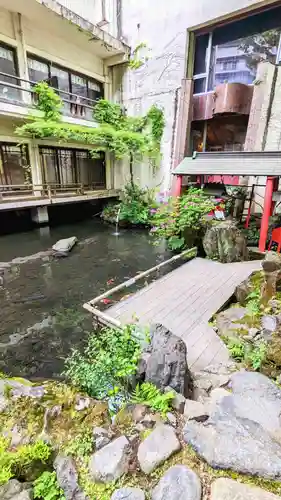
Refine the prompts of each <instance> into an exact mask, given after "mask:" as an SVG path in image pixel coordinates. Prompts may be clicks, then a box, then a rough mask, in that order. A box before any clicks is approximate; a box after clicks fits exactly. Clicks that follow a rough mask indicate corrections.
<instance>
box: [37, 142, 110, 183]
mask: <svg viewBox="0 0 281 500" xmlns="http://www.w3.org/2000/svg"><path fill="white" fill-rule="evenodd" d="M39 151H40V157H41V167H42V175H43V183H44V184H46V185H50V186H53V187H55V186H57V187H59V186H64V187H69V188H71V187H74V185H77V184H79V185H80V184H81V185H82V186H83V187H84V188H85V189H90V190H95V189H105V188H106V171H105V158H104V155H103V154H101V156H100V158H97V159H93V158H91V155H90V153H89V151H87V150H81V149H70V148H69V149H68V148H55V147H40V148H39Z"/></svg>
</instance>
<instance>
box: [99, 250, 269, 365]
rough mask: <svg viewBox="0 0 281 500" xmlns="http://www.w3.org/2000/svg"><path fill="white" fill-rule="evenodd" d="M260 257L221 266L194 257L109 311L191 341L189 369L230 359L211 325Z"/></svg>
mask: <svg viewBox="0 0 281 500" xmlns="http://www.w3.org/2000/svg"><path fill="white" fill-rule="evenodd" d="M257 269H260V261H251V262H241V263H235V264H220V263H219V262H213V261H211V260H207V259H202V258H196V259H193V260H191V261H189V262H187V263H185V264H183V265H182V266H181V267H179V268H177V269H175V270H174V271H172V272H170V273H168V274H167V275H166V276H164V277H163V278H161V279H159V280H157V281H155V282H153V283H152V284H150V285H148V286H147V287H145V288H143V289H142V290H140V291H138V292H137V293H135V294H134V295H132V296H131V297H129V298H128V299H126V300H124V301H121V302H119V303H118V304H116V305H114V306H113V307H110V308H109V309H108V310H107V314H108V315H110V316H113V317H114V318H117V319H119V320H120V321H121V322H122V323H125V322H127V323H132V322H135V321H136V318H137V320H138V321H139V322H140V323H141V324H143V325H149V324H151V323H162V324H163V325H165V326H166V327H167V328H169V330H171V331H172V332H173V333H174V334H175V335H178V336H179V337H181V338H182V339H183V340H184V341H185V343H186V345H187V353H188V354H187V360H188V364H189V367H190V368H191V369H192V370H194V371H198V370H202V369H204V368H206V366H208V365H210V364H213V363H220V362H224V361H227V360H228V351H227V349H226V347H225V345H224V344H223V342H222V341H221V340H220V338H219V337H218V335H217V334H216V333H215V331H214V330H213V328H211V327H210V326H209V325H208V321H209V320H210V319H211V318H212V316H213V315H214V314H215V313H216V312H217V311H218V310H219V309H220V308H221V307H222V306H223V305H224V304H225V303H226V302H227V301H228V300H229V298H230V297H231V296H232V294H233V292H234V290H235V287H236V286H237V285H238V284H239V283H241V281H243V280H244V279H246V278H247V277H248V276H249V275H250V274H251V273H252V272H253V271H254V270H257Z"/></svg>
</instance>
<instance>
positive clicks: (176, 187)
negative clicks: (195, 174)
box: [173, 175, 182, 197]
mask: <svg viewBox="0 0 281 500" xmlns="http://www.w3.org/2000/svg"><path fill="white" fill-rule="evenodd" d="M181 185H182V176H181V175H177V176H176V181H175V183H174V188H173V196H175V197H176V196H180V195H181Z"/></svg>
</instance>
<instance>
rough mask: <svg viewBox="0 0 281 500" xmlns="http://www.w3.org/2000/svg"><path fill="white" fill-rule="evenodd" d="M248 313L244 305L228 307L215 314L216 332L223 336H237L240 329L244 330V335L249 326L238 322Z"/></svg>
mask: <svg viewBox="0 0 281 500" xmlns="http://www.w3.org/2000/svg"><path fill="white" fill-rule="evenodd" d="M247 313H248V311H247V309H246V308H245V307H230V308H229V309H227V310H226V311H223V312H221V313H219V314H218V315H217V318H216V319H217V328H218V334H219V335H220V336H223V337H239V332H241V329H243V331H245V335H247V332H248V331H249V327H247V325H245V324H243V322H241V323H239V321H240V320H242V319H243V318H244V316H245V315H246V314H247Z"/></svg>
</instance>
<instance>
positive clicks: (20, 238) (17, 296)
mask: <svg viewBox="0 0 281 500" xmlns="http://www.w3.org/2000/svg"><path fill="white" fill-rule="evenodd" d="M73 235H76V236H77V237H78V238H79V244H78V245H77V246H76V247H75V249H74V250H73V251H72V253H71V254H70V256H69V257H68V258H65V259H60V260H54V259H53V258H52V257H51V256H50V253H48V252H44V253H42V251H45V250H47V249H49V248H50V247H51V245H52V244H53V243H54V242H55V241H57V240H58V239H59V238H63V237H69V236H73ZM37 252H41V253H39V254H38V255H35V256H34V254H36V253H37ZM24 255H33V256H34V257H33V258H32V257H30V258H29V259H27V261H26V262H24V261H25V260H26V259H25V258H24ZM8 256H9V258H8ZM18 257H20V259H19V258H18ZM167 257H168V254H167V253H166V252H165V249H164V248H163V247H162V248H160V247H155V246H153V245H152V244H151V242H150V241H149V237H148V234H147V233H146V232H141V231H124V230H122V232H121V233H120V235H119V237H118V238H116V237H114V236H113V235H112V228H111V227H107V226H104V225H102V224H101V223H99V222H94V221H91V222H85V223H83V224H81V223H80V224H77V225H73V226H70V225H69V226H61V227H60V228H56V229H54V230H52V229H51V230H50V232H49V234H46V233H44V234H43V235H42V234H41V237H40V233H39V231H38V230H36V231H32V232H29V233H24V234H17V235H9V236H3V237H1V238H0V261H2V262H3V261H8V260H9V261H11V259H14V262H13V263H12V264H11V265H10V267H8V268H7V269H5V270H4V271H3V272H2V282H1V283H0V303H1V312H0V319H1V322H0V369H2V370H4V371H8V372H10V373H12V374H13V375H24V376H33V377H53V376H54V377H55V376H57V375H58V374H59V373H60V372H61V370H62V368H63V361H64V358H65V357H66V356H67V354H68V353H69V351H70V349H71V348H72V347H74V346H76V345H78V344H79V343H80V342H82V341H83V339H84V338H85V336H86V334H87V333H86V332H87V331H89V330H91V318H90V316H89V315H88V313H86V312H84V310H83V309H82V304H83V303H84V302H85V301H87V300H89V299H91V298H93V297H95V296H96V295H98V294H100V293H102V292H103V291H105V290H107V289H108V287H109V286H110V287H112V286H115V285H117V284H119V283H121V282H122V281H124V280H125V279H127V278H128V277H131V276H133V275H134V274H136V273H137V272H138V271H143V270H145V269H148V268H149V267H152V266H154V265H155V264H157V263H159V262H161V261H163V260H164V259H166V258H167ZM0 267H1V266H0ZM165 271H166V270H165ZM165 271H163V272H165ZM107 282H109V283H110V285H107Z"/></svg>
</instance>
